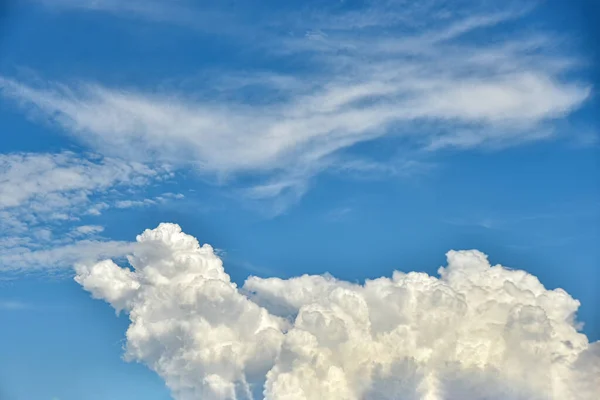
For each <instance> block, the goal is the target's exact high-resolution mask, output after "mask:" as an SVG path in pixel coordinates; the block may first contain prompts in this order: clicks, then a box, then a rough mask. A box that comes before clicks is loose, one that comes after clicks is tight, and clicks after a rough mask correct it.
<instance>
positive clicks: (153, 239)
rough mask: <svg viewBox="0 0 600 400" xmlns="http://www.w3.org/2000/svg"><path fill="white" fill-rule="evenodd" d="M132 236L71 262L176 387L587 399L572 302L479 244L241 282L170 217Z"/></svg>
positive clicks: (183, 398) (196, 392)
mask: <svg viewBox="0 0 600 400" xmlns="http://www.w3.org/2000/svg"><path fill="white" fill-rule="evenodd" d="M132 248H133V252H132V255H131V256H130V257H129V261H130V264H131V266H132V267H133V268H132V269H127V268H122V267H119V266H117V265H116V264H114V263H113V262H112V261H110V260H106V261H102V262H99V263H95V264H94V263H90V264H79V265H78V266H77V267H76V271H77V276H76V278H75V279H76V281H77V282H78V283H80V284H81V285H82V286H83V288H85V289H86V290H87V291H89V292H90V293H91V294H92V296H93V297H95V298H99V299H103V300H105V301H107V302H108V303H110V304H111V305H112V306H113V307H114V308H115V310H116V311H117V312H120V311H124V312H126V313H128V314H129V318H130V320H131V324H130V326H129V328H128V330H127V343H126V353H125V357H126V359H127V360H131V361H139V362H142V363H144V364H146V365H148V366H149V367H150V368H151V369H153V370H154V371H156V372H157V373H158V374H159V375H160V376H161V377H162V378H163V379H164V380H165V382H166V384H167V385H168V386H169V388H170V389H171V390H172V393H173V396H174V398H176V399H178V400H192V399H215V400H216V399H261V398H265V399H270V400H275V399H277V400H281V399H290V400H292V399H293V400H296V399H297V400H301V399H307V400H308V399H356V400H359V399H360V400H367V399H369V400H375V399H398V398H401V399H430V400H434V399H435V400H437V399H440V400H441V399H467V398H468V399H567V398H568V399H582V400H586V399H590V400H591V399H594V398H596V396H595V395H596V394H597V393H598V389H599V388H600V345H599V343H598V342H596V343H589V342H588V339H587V337H586V336H585V335H584V334H582V333H580V332H578V329H579V328H580V326H579V325H578V323H577V322H576V312H577V309H578V307H579V302H578V301H577V300H574V299H573V298H572V297H571V296H569V294H567V293H566V292H565V291H563V290H562V289H555V290H548V289H546V288H544V286H543V285H542V284H541V283H540V282H539V280H538V279H537V278H536V277H534V276H532V275H530V274H528V273H526V272H524V271H520V270H511V269H508V268H505V267H503V266H500V265H495V266H491V265H490V264H489V262H488V260H487V256H486V255H484V254H482V253H480V252H478V251H476V250H471V251H450V252H448V253H447V260H448V265H447V266H446V267H443V268H440V269H439V271H438V273H439V276H438V277H434V276H429V275H427V274H424V273H418V272H409V273H402V272H397V271H396V272H394V273H393V275H392V277H391V278H388V277H382V278H378V279H374V280H367V281H366V282H365V283H364V285H357V284H354V283H350V282H345V281H340V280H337V279H335V278H333V277H331V276H308V275H304V276H300V277H296V278H291V279H279V278H267V279H264V278H258V277H250V278H248V279H247V280H246V282H245V284H244V286H243V287H242V288H238V287H237V286H236V285H235V284H234V283H232V282H231V280H230V278H229V275H227V273H226V272H225V270H224V268H223V264H222V262H221V260H220V259H219V257H218V256H217V255H216V254H215V252H214V251H213V249H212V248H211V247H210V246H209V245H207V244H205V245H202V246H200V245H199V243H198V241H197V240H196V239H195V238H193V237H191V236H189V235H186V234H185V233H183V232H182V231H181V229H180V227H179V226H178V225H175V224H161V225H159V226H158V227H157V228H156V229H153V230H146V231H145V232H144V233H143V234H142V235H140V236H138V238H137V244H135V246H132Z"/></svg>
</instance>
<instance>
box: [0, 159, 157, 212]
mask: <svg viewBox="0 0 600 400" xmlns="http://www.w3.org/2000/svg"><path fill="white" fill-rule="evenodd" d="M160 173H164V172H163V171H157V170H154V169H151V168H149V167H147V166H145V165H143V164H140V163H137V162H124V161H120V160H117V159H112V158H101V159H95V160H94V159H93V158H89V159H88V158H86V157H84V156H79V155H76V154H74V153H71V152H63V153H56V154H49V153H16V154H15V153H13V154H0V182H1V183H2V185H0V209H9V208H16V207H23V206H26V207H28V208H29V209H30V210H31V211H33V212H35V213H37V214H41V213H44V214H47V215H51V213H53V212H58V211H60V210H65V211H68V210H69V209H71V208H73V207H76V206H79V205H81V204H87V203H88V202H89V196H90V195H91V194H93V193H96V192H101V191H105V190H108V189H109V188H112V187H114V186H119V185H126V186H142V185H145V184H147V183H148V182H149V181H150V180H151V179H153V178H158V177H159V174H160Z"/></svg>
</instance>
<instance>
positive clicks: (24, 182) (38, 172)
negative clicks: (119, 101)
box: [0, 152, 177, 271]
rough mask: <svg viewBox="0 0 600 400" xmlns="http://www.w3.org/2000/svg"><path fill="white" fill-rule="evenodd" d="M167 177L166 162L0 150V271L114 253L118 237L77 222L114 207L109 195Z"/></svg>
mask: <svg viewBox="0 0 600 400" xmlns="http://www.w3.org/2000/svg"><path fill="white" fill-rule="evenodd" d="M171 176H172V172H170V169H169V168H168V167H166V166H148V165H144V164H141V163H138V162H134V161H131V162H130V161H123V160H120V159H116V158H106V157H100V156H97V155H87V156H86V155H77V154H75V153H72V152H62V153H11V154H0V229H1V231H2V232H1V233H0V270H2V271H7V270H17V269H21V268H23V269H28V268H34V267H35V268H42V267H48V268H53V267H57V266H62V267H64V266H67V267H69V266H71V265H72V264H73V263H74V262H75V261H77V259H78V257H79V258H80V259H90V258H91V259H93V258H94V257H96V256H98V255H102V254H113V255H118V254H119V253H120V250H119V249H120V244H119V243H118V242H103V240H102V238H101V237H99V236H98V235H99V234H100V233H102V231H103V230H104V227H103V226H100V225H95V224H82V223H81V222H80V221H82V220H83V219H85V218H88V217H91V218H93V217H94V216H98V215H100V214H101V213H102V212H103V211H105V210H107V209H109V208H111V207H118V202H119V201H122V200H115V196H119V195H120V194H121V195H122V193H125V194H126V195H128V196H135V193H136V192H138V193H139V192H141V193H143V192H144V190H145V188H146V187H147V186H149V185H151V184H153V183H156V182H161V181H164V180H166V179H169V178H170V177H171ZM161 198H162V199H163V202H164V201H168V200H170V199H176V198H177V196H176V195H171V194H169V195H168V196H167V197H161Z"/></svg>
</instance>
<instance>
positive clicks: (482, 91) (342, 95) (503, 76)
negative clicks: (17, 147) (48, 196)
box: [0, 12, 591, 209]
mask: <svg viewBox="0 0 600 400" xmlns="http://www.w3.org/2000/svg"><path fill="white" fill-rule="evenodd" d="M520 15H521V14H519V13H512V12H509V13H497V12H494V13H491V14H481V15H476V16H470V17H467V18H461V19H459V20H450V21H447V22H444V23H443V24H442V27H441V28H440V27H439V26H437V25H436V26H435V27H428V30H426V31H425V32H417V33H414V34H412V35H406V34H400V32H398V31H394V32H392V33H390V32H387V33H386V34H385V35H384V36H380V35H378V34H376V33H374V32H372V31H369V32H367V33H366V34H364V35H360V30H356V29H354V30H345V31H344V30H338V31H336V32H332V34H330V33H331V32H327V31H325V33H326V35H324V36H323V37H322V38H320V40H317V41H316V40H311V39H310V38H306V37H303V38H302V39H301V40H295V41H280V45H279V46H280V48H283V49H285V51H287V53H288V54H299V53H305V54H306V55H307V57H306V59H307V60H308V61H309V62H311V63H312V66H313V68H312V69H311V70H310V71H309V72H307V73H305V74H302V75H298V76H294V77H289V78H285V74H284V73H282V72H278V71H273V72H264V71H261V72H260V73H258V74H257V75H255V76H252V74H246V77H247V79H248V80H249V81H252V83H253V84H255V85H258V86H259V87H261V88H262V91H263V93H264V98H265V99H267V100H266V101H264V102H259V103H251V102H248V101H247V100H246V99H243V98H239V97H236V92H238V90H236V89H239V88H240V87H243V86H244V85H245V82H244V78H241V79H240V77H241V76H240V75H239V74H236V72H235V70H233V71H232V81H231V82H227V79H226V78H221V79H220V81H219V85H218V86H217V87H208V88H206V91H207V93H210V94H211V97H210V98H203V96H202V95H199V96H197V97H196V98H191V97H189V96H187V95H183V94H177V93H170V92H158V93H156V92H154V93H152V94H150V92H148V91H147V90H144V89H131V88H130V89H127V90H124V89H119V88H111V87H106V86H104V85H101V84H99V83H91V82H89V83H82V84H76V85H73V84H66V83H62V84H58V83H52V82H49V83H48V84H47V85H34V84H31V83H29V82H23V81H18V80H15V79H13V78H9V77H4V78H0V88H2V93H3V95H4V97H6V98H8V99H11V100H12V101H15V102H16V103H18V104H20V105H21V106H22V107H23V109H24V110H26V111H27V112H29V113H30V114H31V115H35V116H36V118H38V119H41V120H43V121H50V122H51V123H53V124H55V125H56V126H58V127H59V128H60V129H62V130H64V131H65V132H67V133H68V134H69V135H71V136H73V137H74V138H76V139H78V140H80V141H81V142H83V143H84V144H86V145H88V146H91V147H92V148H93V149H95V150H96V151H99V152H101V153H103V154H105V155H110V156H116V157H123V158H126V159H133V160H136V161H138V162H141V163H145V162H149V161H150V160H160V161H163V162H169V163H175V164H179V165H178V166H180V167H182V166H187V167H193V168H194V169H195V170H197V171H198V172H199V173H200V174H201V175H202V176H206V177H211V176H212V177H215V178H216V180H217V181H218V182H219V183H221V184H222V183H228V182H231V181H232V180H233V181H234V180H235V178H236V177H238V176H246V175H251V176H258V177H262V178H263V180H262V182H259V183H257V184H256V185H255V187H252V188H249V189H247V190H246V191H245V192H246V193H247V194H248V197H250V198H274V197H278V196H280V195H281V194H283V193H287V194H286V196H287V197H288V198H289V199H291V200H290V201H289V202H287V203H294V202H295V201H297V199H298V198H299V197H301V196H302V195H303V194H304V193H305V192H306V190H307V189H306V188H307V185H308V184H307V181H308V180H309V179H310V178H311V177H313V176H315V175H317V174H319V173H320V172H322V171H324V170H327V169H330V168H332V167H334V168H335V162H332V159H334V158H335V157H336V156H339V155H340V154H341V153H343V152H344V150H345V149H348V148H350V147H352V146H353V145H355V144H358V143H361V142H366V141H370V140H374V139H377V138H381V137H384V136H404V137H406V138H407V140H409V141H410V143H412V144H413V145H415V146H416V147H417V148H418V147H420V148H421V149H429V150H438V149H444V148H454V149H472V148H480V147H497V148H502V147H506V146H515V145H519V144H522V143H529V142H532V141H539V140H548V139H551V138H553V137H554V136H556V135H557V132H556V131H555V130H554V129H553V122H554V121H555V120H557V119H560V118H563V117H565V116H567V115H569V114H570V113H571V112H573V111H574V110H576V109H578V108H579V107H581V106H582V104H583V103H584V102H585V101H586V100H587V99H588V98H589V96H590V93H591V87H590V85H589V84H588V83H586V82H584V81H580V80H577V79H574V78H570V77H568V76H569V75H568V74H567V73H568V72H572V71H573V69H574V68H576V67H577V65H578V63H577V60H576V59H574V58H573V57H567V56H564V55H562V54H560V52H558V51H557V50H556V49H555V48H554V47H550V46H549V47H546V48H545V47H544V43H546V44H547V43H549V42H551V40H550V38H549V37H548V36H547V35H545V34H544V33H543V32H540V33H536V34H532V35H531V36H532V38H531V39H530V38H529V37H528V36H523V35H519V34H518V32H517V33H516V34H515V35H512V36H509V37H502V38H498V40H496V41H493V42H490V43H492V44H489V45H486V46H482V45H481V44H478V43H474V42H472V41H470V40H468V39H465V38H464V36H465V35H466V34H468V33H472V32H475V31H477V32H478V31H479V30H481V29H486V28H488V27H494V26H496V25H497V24H500V23H503V22H504V21H506V20H511V19H515V18H518V17H519V16H520ZM438 25H439V24H438ZM540 38H543V39H544V40H540ZM272 39H273V41H274V40H275V39H276V37H273V38H272ZM529 40H531V41H533V42H532V43H533V44H531V45H530V46H528V45H526V44H527V42H528V41H529ZM273 41H267V43H273ZM531 46H534V47H535V51H533V52H532V51H530V50H531ZM275 47H277V46H275ZM340 49H341V50H343V51H341V52H340ZM269 51H274V52H275V53H276V52H277V49H276V48H274V49H271V50H269ZM282 54H283V53H282ZM281 56H282V57H285V55H281ZM282 77H284V78H283V79H282ZM223 82H225V83H226V84H224V85H223ZM188 89H191V88H188ZM203 89H204V88H197V90H196V91H198V92H200V93H201V92H202V90H203ZM269 99H271V100H269ZM182 160H187V161H182ZM306 166H310V168H308V167H306ZM283 203H286V202H283ZM282 207H283V209H285V206H282Z"/></svg>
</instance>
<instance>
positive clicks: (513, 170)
mask: <svg viewBox="0 0 600 400" xmlns="http://www.w3.org/2000/svg"><path fill="white" fill-rule="evenodd" d="M283 3H284V4H282V2H276V1H263V2H250V1H242V2H240V1H228V2H222V1H214V2H213V1H209V2H202V5H201V6H200V5H199V2H194V1H188V0H178V1H163V0H150V1H138V0H135V1H129V2H120V1H113V0H100V1H91V0H80V1H76V0H54V1H50V0H21V1H16V2H10V1H9V2H4V3H3V4H4V6H3V9H2V11H1V12H2V15H1V19H0V24H1V30H0V97H1V99H0V129H1V133H0V135H1V136H0V228H1V229H0V399H5V398H6V399H10V400H34V399H35V400H37V399H39V400H52V399H60V400H101V399H111V400H125V399H138V398H139V399H142V398H143V399H147V400H154V399H156V400H159V399H168V398H170V397H169V391H168V390H167V389H166V388H165V386H164V383H163V382H162V380H161V379H160V378H159V377H158V376H156V374H155V373H154V372H151V371H150V370H148V369H146V368H145V367H144V366H142V365H140V364H136V363H125V362H124V361H122V360H121V355H122V353H123V350H122V347H123V341H124V332H125V330H126V329H127V326H128V323H129V322H128V318H127V316H126V315H124V314H123V315H120V316H119V317H118V318H116V317H115V315H114V310H112V309H111V308H109V307H107V306H106V304H105V303H104V302H101V301H98V300H94V299H92V298H91V297H90V295H89V293H87V292H85V291H84V290H82V288H81V286H80V285H79V284H77V283H76V282H74V281H73V279H72V277H73V272H72V266H73V265H74V264H76V263H78V262H88V261H93V260H96V259H100V258H107V257H113V258H115V259H121V260H122V258H120V257H122V256H123V255H125V254H128V252H129V251H130V249H131V246H132V244H131V242H132V241H134V240H135V236H136V235H138V234H140V233H141V232H142V231H144V230H145V229H148V228H155V227H156V226H157V225H158V224H159V223H161V222H173V223H177V224H179V225H180V226H181V227H182V229H183V230H184V232H186V233H188V234H190V235H192V236H195V237H197V238H198V240H199V241H200V242H201V243H210V244H211V245H212V246H213V247H214V248H215V249H217V253H218V254H219V255H220V256H221V258H222V259H223V262H224V264H225V268H226V270H227V272H228V273H229V274H230V275H231V277H232V280H233V281H235V282H237V283H239V284H241V283H242V282H243V281H244V280H245V279H246V278H247V276H248V275H257V276H260V277H281V278H289V277H292V276H296V275H302V274H323V273H330V274H332V275H333V276H335V277H337V278H340V279H344V280H347V281H351V282H363V281H364V280H365V279H370V278H377V277H380V276H390V275H391V274H392V271H394V270H400V271H422V272H426V273H429V274H432V275H435V274H436V271H437V269H438V267H440V266H441V265H444V264H445V262H446V261H445V257H444V254H445V253H446V252H447V251H448V250H451V249H455V250H462V249H478V250H480V251H482V252H483V253H485V254H488V255H489V257H490V261H491V262H492V264H495V263H500V264H502V265H506V266H508V267H511V268H515V269H524V270H526V271H527V272H529V273H531V274H532V275H535V276H537V277H538V278H539V279H540V281H541V282H542V283H543V284H544V285H545V286H546V287H547V288H549V289H554V288H558V287H560V288H563V289H564V290H566V291H567V292H568V293H569V294H570V295H571V296H573V297H574V298H575V299H578V300H579V301H580V302H581V307H580V309H579V313H578V319H579V320H580V321H582V322H583V323H584V326H583V328H582V332H583V333H584V334H586V335H587V336H588V338H589V339H590V341H595V340H598V339H600V317H599V315H598V311H597V305H598V304H599V302H600V295H599V294H598V293H599V289H600V272H599V267H600V246H599V245H598V243H600V231H599V229H600V228H599V227H600V165H599V160H600V147H599V144H600V141H599V134H600V113H599V112H598V109H599V108H598V107H599V106H600V101H599V100H598V96H597V91H596V90H597V89H596V88H597V85H598V83H599V80H600V69H599V67H598V46H597V43H598V40H600V36H599V34H598V28H597V27H596V25H597V23H596V22H597V21H598V20H600V14H598V12H599V9H598V7H597V6H595V5H594V4H593V3H594V2H593V1H589V2H585V1H572V2H567V1H540V2H501V3H502V4H501V5H500V4H498V2H487V1H482V2H471V1H456V2H445V1H424V2H404V1H399V2H395V1H390V2H387V1H383V2H380V1H377V2H370V1H338V2H329V3H327V4H326V5H324V4H323V2H316V1H302V2H298V1H291V2H283Z"/></svg>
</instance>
